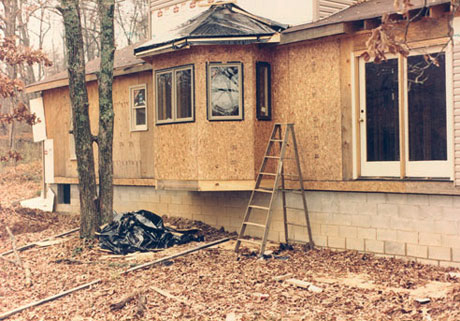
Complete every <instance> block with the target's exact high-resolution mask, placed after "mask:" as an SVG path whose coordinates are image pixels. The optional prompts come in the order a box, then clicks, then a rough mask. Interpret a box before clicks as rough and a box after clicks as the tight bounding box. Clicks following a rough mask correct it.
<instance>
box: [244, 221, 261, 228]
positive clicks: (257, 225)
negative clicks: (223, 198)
mask: <svg viewBox="0 0 460 321" xmlns="http://www.w3.org/2000/svg"><path fill="white" fill-rule="evenodd" d="M243 224H246V225H250V226H255V227H260V228H265V225H263V224H259V223H253V222H243Z"/></svg>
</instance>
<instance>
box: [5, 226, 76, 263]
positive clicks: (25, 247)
mask: <svg viewBox="0 0 460 321" xmlns="http://www.w3.org/2000/svg"><path fill="white" fill-rule="evenodd" d="M79 230H80V228H74V229H72V230H70V231H66V232H63V233H61V234H57V235H54V236H50V237H48V238H46V239H43V240H41V241H38V242H34V243H29V244H26V245H23V246H21V247H18V248H17V249H16V250H17V251H18V252H22V251H25V250H28V249H30V248H32V247H35V246H36V245H37V244H36V243H40V242H46V241H49V240H52V239H55V238H58V237H62V236H66V235H69V234H72V233H75V232H77V231H79ZM11 253H13V250H10V251H6V252H3V253H2V254H0V257H1V256H6V255H8V254H11Z"/></svg>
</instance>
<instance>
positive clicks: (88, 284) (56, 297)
mask: <svg viewBox="0 0 460 321" xmlns="http://www.w3.org/2000/svg"><path fill="white" fill-rule="evenodd" d="M101 281H102V279H98V280H95V281H93V282H90V283H86V284H83V285H80V286H78V287H76V288H73V289H70V290H67V291H64V292H61V293H58V294H56V295H53V296H50V297H47V298H45V299H43V300H40V301H35V302H32V303H29V304H26V305H23V306H22V307H19V308H16V309H14V310H11V311H8V312H5V313H3V314H0V320H4V319H6V318H9V317H10V316H12V315H13V314H16V313H19V312H21V311H24V310H26V309H29V308H32V307H35V306H38V305H41V304H43V303H46V302H49V301H53V300H56V299H59V298H61V297H63V296H66V295H67V294H70V293H73V292H75V291H78V290H83V289H86V288H89V287H90V286H91V285H94V284H97V283H99V282H101Z"/></svg>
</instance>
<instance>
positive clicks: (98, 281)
mask: <svg viewBox="0 0 460 321" xmlns="http://www.w3.org/2000/svg"><path fill="white" fill-rule="evenodd" d="M229 240H230V238H228V237H227V238H224V239H220V240H218V241H214V242H211V243H207V244H204V245H201V246H198V247H195V248H192V249H189V250H186V251H183V252H180V253H177V254H174V255H170V256H167V257H164V258H161V259H158V260H155V261H153V262H148V263H145V264H142V265H139V266H136V267H133V268H131V269H128V270H125V271H123V272H121V273H120V275H123V274H126V273H129V272H133V271H136V270H139V269H143V268H146V267H149V266H152V265H155V264H158V263H161V262H164V261H169V260H171V259H174V258H176V257H179V256H183V255H187V254H190V253H193V252H196V251H199V250H202V249H205V248H207V247H211V246H214V245H217V244H220V243H224V242H227V241H229ZM100 282H102V279H98V280H96V281H92V282H90V283H86V284H83V285H80V286H78V287H76V288H73V289H70V290H67V291H64V292H61V293H59V294H56V295H53V296H50V297H47V298H45V299H43V300H40V301H35V302H32V303H29V304H26V305H23V306H22V307H19V308H17V309H14V310H11V311H8V312H5V313H3V314H0V320H4V319H6V318H8V317H10V316H12V315H13V314H16V313H19V312H21V311H24V310H26V309H28V308H32V307H35V306H38V305H41V304H44V303H46V302H50V301H53V300H56V299H59V298H61V297H63V296H66V295H68V294H70V293H73V292H75V291H78V290H83V289H86V288H89V287H90V286H92V285H94V284H97V283H100Z"/></svg>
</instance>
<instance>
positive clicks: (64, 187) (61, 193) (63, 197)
mask: <svg viewBox="0 0 460 321" xmlns="http://www.w3.org/2000/svg"><path fill="white" fill-rule="evenodd" d="M57 194H58V195H57V201H58V204H70V184H58V193H57Z"/></svg>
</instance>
